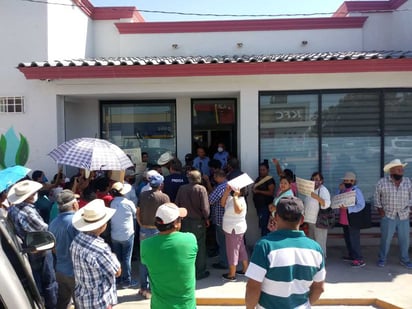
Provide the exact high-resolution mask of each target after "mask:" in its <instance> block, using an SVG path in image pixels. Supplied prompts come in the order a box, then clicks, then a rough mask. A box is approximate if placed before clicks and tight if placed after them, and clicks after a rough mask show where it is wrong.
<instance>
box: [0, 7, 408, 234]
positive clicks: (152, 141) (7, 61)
mask: <svg viewBox="0 0 412 309" xmlns="http://www.w3.org/2000/svg"><path fill="white" fill-rule="evenodd" d="M0 4H1V7H2V10H1V11H0V23H1V24H2V26H1V29H3V32H2V34H1V36H0V37H1V41H2V43H3V44H2V46H3V47H4V48H3V49H2V57H1V58H0V67H1V68H2V70H1V71H0V81H1V86H0V97H1V101H0V104H1V106H0V112H1V113H0V119H1V127H0V128H1V130H0V131H1V132H0V133H1V134H3V136H4V140H7V141H10V142H9V143H8V144H7V145H8V146H7V147H6V146H2V145H3V144H4V143H3V144H2V142H1V141H0V148H1V147H3V148H2V150H1V153H2V155H1V157H0V163H1V164H3V165H4V166H10V165H13V160H15V161H14V163H25V164H26V165H27V166H29V167H31V168H32V169H42V170H45V171H46V173H47V174H50V175H51V174H52V173H54V171H55V170H56V165H55V163H54V161H53V160H52V159H51V158H50V157H49V156H47V153H48V152H50V151H51V150H52V149H53V148H54V147H56V146H57V145H59V144H60V143H62V142H64V141H66V140H70V139H72V138H76V137H101V138H105V139H108V140H110V141H112V142H114V143H116V144H118V145H119V146H120V147H122V148H124V149H136V148H138V149H139V151H147V152H148V153H149V156H150V157H151V159H152V160H153V161H155V160H156V159H157V157H158V156H159V155H160V154H161V153H162V152H164V151H172V152H173V153H175V154H176V155H177V156H178V157H179V158H180V159H183V158H184V156H185V154H186V153H190V152H193V151H194V149H195V147H196V146H198V145H201V146H205V147H206V148H207V149H210V151H211V152H213V150H214V149H215V146H216V145H217V143H218V142H224V143H225V144H226V147H227V148H228V150H230V151H231V152H232V155H233V156H236V157H238V158H239V159H240V161H241V168H242V170H243V171H245V172H247V173H248V174H249V175H251V176H252V177H256V176H257V171H258V163H259V162H261V161H263V160H264V159H267V160H269V161H270V159H271V158H274V157H276V158H278V159H280V161H281V163H282V164H283V166H284V167H289V168H291V169H292V170H293V171H294V172H295V173H296V174H297V175H298V176H299V177H301V178H306V179H308V178H309V177H310V175H311V174H312V172H314V171H317V170H320V171H322V173H323V174H324V176H325V184H326V186H327V187H329V189H330V190H331V192H334V191H335V189H336V187H337V184H338V183H339V181H340V178H341V177H342V176H343V174H344V172H345V171H347V170H352V171H354V172H356V173H357V175H358V179H359V180H358V184H359V186H360V187H361V189H362V190H363V192H364V194H365V198H366V199H367V200H368V202H370V203H372V196H373V191H374V185H375V183H376V182H377V180H378V179H379V178H380V177H381V176H382V167H383V165H384V163H385V162H387V161H389V160H391V159H393V158H395V157H399V158H400V159H402V160H403V161H408V160H411V161H412V121H411V118H412V2H411V1H407V0H388V1H367V2H365V1H362V2H357V1H350V2H344V3H343V4H342V6H341V7H340V8H339V9H338V10H337V11H336V13H335V14H334V16H332V17H326V18H301V19H272V20H243V21H203V22H144V20H143V18H142V17H141V16H140V14H139V13H138V11H136V9H135V8H130V7H126V8H124V7H115V8H97V7H93V5H92V4H91V3H89V2H88V0H73V1H69V0H67V1H66V2H64V1H62V4H67V5H55V4H51V3H50V4H48V5H46V4H34V3H30V2H23V1H7V0H0ZM16 67H17V68H16ZM13 132H14V134H13ZM20 134H21V135H22V136H23V137H21V136H20ZM13 135H14V136H15V137H14V138H13ZM22 138H24V139H25V140H26V141H27V143H26V144H27V147H26V148H27V150H26V153H25V152H24V151H22V150H21V148H22V147H21V145H22V142H21V140H22ZM19 143H20V146H19ZM23 150H24V149H23ZM16 153H17V154H16ZM17 157H19V158H18V159H17ZM1 159H3V160H2V161H1ZM271 173H272V174H273V175H275V174H274V173H275V168H274V166H271ZM408 174H409V175H412V172H409V173H408ZM250 209H251V210H252V209H253V207H250ZM248 216H249V219H250V220H249V226H251V227H253V229H254V230H256V229H255V225H256V223H257V221H255V220H254V219H252V218H253V216H254V211H253V210H252V211H250V214H249V215H248ZM253 235H254V234H253ZM249 241H254V236H252V237H249Z"/></svg>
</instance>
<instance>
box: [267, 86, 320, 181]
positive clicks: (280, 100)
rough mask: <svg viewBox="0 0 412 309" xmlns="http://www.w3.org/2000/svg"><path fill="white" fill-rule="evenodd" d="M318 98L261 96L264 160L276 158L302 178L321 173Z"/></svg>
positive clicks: (290, 95)
mask: <svg viewBox="0 0 412 309" xmlns="http://www.w3.org/2000/svg"><path fill="white" fill-rule="evenodd" d="M317 115H318V95H316V94H297V95H294V94H274V95H272V94H269V95H266V94H262V95H261V96H260V105H259V120H260V158H261V161H263V160H265V159H266V160H269V162H270V163H269V166H270V173H271V175H272V176H275V179H277V174H276V168H275V166H274V165H273V164H272V163H271V159H272V158H277V159H278V160H279V161H280V164H281V166H282V168H283V169H284V168H289V169H291V170H292V171H293V172H294V173H295V174H297V175H298V176H299V177H302V178H307V179H308V178H310V176H311V174H312V173H313V172H314V171H316V170H318V142H319V138H318V126H317Z"/></svg>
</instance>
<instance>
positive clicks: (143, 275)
mask: <svg viewBox="0 0 412 309" xmlns="http://www.w3.org/2000/svg"><path fill="white" fill-rule="evenodd" d="M157 234H159V230H158V229H147V228H144V227H140V242H141V241H142V240H144V239H146V238H150V237H153V236H155V235H157ZM148 276H149V272H148V270H147V267H146V265H144V264H142V263H140V268H139V278H140V289H141V290H147V289H148V288H149V280H148Z"/></svg>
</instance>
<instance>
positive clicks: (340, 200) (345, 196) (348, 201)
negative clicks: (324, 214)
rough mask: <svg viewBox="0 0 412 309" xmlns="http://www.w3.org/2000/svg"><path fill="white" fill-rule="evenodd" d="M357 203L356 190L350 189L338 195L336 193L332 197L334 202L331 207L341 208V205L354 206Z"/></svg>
mask: <svg viewBox="0 0 412 309" xmlns="http://www.w3.org/2000/svg"><path fill="white" fill-rule="evenodd" d="M355 203H356V192H355V191H349V192H345V193H341V194H338V195H335V196H334V197H333V198H332V202H331V205H330V207H332V208H339V207H340V206H341V205H344V206H345V207H348V206H353V205H355Z"/></svg>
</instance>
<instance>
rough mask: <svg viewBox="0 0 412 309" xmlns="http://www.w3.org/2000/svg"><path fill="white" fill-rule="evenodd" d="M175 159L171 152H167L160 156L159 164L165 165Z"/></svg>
mask: <svg viewBox="0 0 412 309" xmlns="http://www.w3.org/2000/svg"><path fill="white" fill-rule="evenodd" d="M173 159H174V157H173V156H172V154H171V153H170V152H165V153H163V154H162V155H161V156H160V158H159V160H157V164H159V165H165V164H167V163H169V162H170V161H172V160H173Z"/></svg>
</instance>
